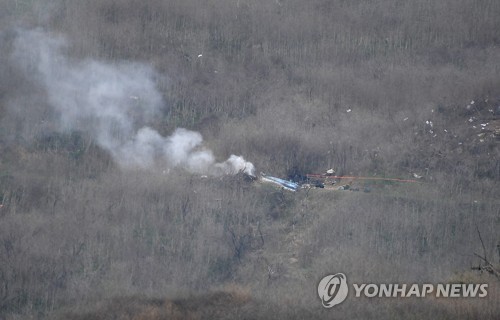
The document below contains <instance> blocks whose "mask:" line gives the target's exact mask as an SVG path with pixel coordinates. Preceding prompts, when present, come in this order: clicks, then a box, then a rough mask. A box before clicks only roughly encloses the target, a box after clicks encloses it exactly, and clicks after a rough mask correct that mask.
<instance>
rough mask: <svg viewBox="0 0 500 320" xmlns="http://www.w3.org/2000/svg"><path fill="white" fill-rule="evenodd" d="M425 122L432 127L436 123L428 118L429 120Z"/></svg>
mask: <svg viewBox="0 0 500 320" xmlns="http://www.w3.org/2000/svg"><path fill="white" fill-rule="evenodd" d="M425 123H426V124H428V125H429V126H431V128H432V127H433V126H434V124H433V123H432V121H429V120H427V121H425Z"/></svg>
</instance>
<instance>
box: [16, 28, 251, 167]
mask: <svg viewBox="0 0 500 320" xmlns="http://www.w3.org/2000/svg"><path fill="white" fill-rule="evenodd" d="M66 48H67V44H66V41H65V39H64V38H62V37H55V36H52V35H49V34H48V33H46V32H44V31H42V30H29V31H19V33H18V36H17V38H16V41H15V44H14V51H13V56H12V57H13V59H14V60H15V61H16V63H17V64H18V65H19V67H20V68H21V69H22V70H23V71H24V73H25V74H26V75H27V76H29V77H30V78H33V79H35V80H36V81H38V82H40V83H41V84H42V85H43V86H44V89H45V91H46V94H47V97H48V102H49V104H50V105H51V107H52V108H53V109H54V111H55V113H56V114H57V115H58V117H59V119H58V128H57V129H58V130H60V131H68V130H80V131H85V132H87V133H89V134H91V135H92V136H93V137H94V138H95V140H96V142H97V143H98V144H99V146H101V147H102V148H103V149H105V150H107V151H108V152H109V153H110V154H111V155H112V157H113V159H114V160H115V161H116V162H117V163H118V164H119V165H120V166H121V167H122V168H134V167H135V168H151V167H153V166H157V165H159V166H163V167H168V168H173V167H181V168H185V169H186V170H189V171H190V172H193V173H200V174H210V175H223V174H235V173H238V172H240V171H243V172H245V173H247V174H249V175H254V166H253V164H252V163H250V162H247V161H245V159H244V158H243V157H241V156H235V155H231V156H230V157H229V159H227V160H226V161H224V162H221V163H217V162H216V161H215V157H214V155H213V153H212V151H211V150H209V149H207V148H205V147H204V146H203V137H202V136H201V134H200V133H198V132H194V131H190V130H187V129H183V128H178V129H176V130H175V131H174V132H173V134H172V135H171V136H169V137H163V136H162V135H160V134H159V133H158V132H157V131H155V130H154V129H152V128H150V127H147V126H145V125H146V124H147V123H148V122H150V121H152V120H153V119H154V117H155V116H158V115H159V112H160V110H161V107H162V105H163V99H162V96H161V94H160V93H159V92H158V90H157V89H156V86H155V80H154V79H155V78H156V77H157V76H158V75H157V74H156V73H155V71H154V70H153V69H152V68H150V67H148V66H146V65H144V64H140V63H130V62H126V63H125V62H122V63H118V64H108V63H103V62H98V61H94V60H88V59H87V60H80V61H73V60H71V59H69V58H68V57H67V56H66V55H64V50H65V49H66Z"/></svg>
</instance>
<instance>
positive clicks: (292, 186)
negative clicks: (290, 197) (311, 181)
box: [261, 173, 300, 192]
mask: <svg viewBox="0 0 500 320" xmlns="http://www.w3.org/2000/svg"><path fill="white" fill-rule="evenodd" d="M261 179H262V181H264V182H270V183H274V184H276V185H279V186H281V187H283V188H284V189H286V190H289V191H294V192H295V191H297V190H298V189H299V188H300V185H299V184H298V183H295V182H292V181H287V180H283V179H280V178H276V177H272V176H268V175H266V174H264V173H261Z"/></svg>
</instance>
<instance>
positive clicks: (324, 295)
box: [318, 273, 349, 308]
mask: <svg viewBox="0 0 500 320" xmlns="http://www.w3.org/2000/svg"><path fill="white" fill-rule="evenodd" d="M348 293H349V287H348V286H347V277H346V275H345V274H343V273H337V274H334V275H328V276H326V277H324V278H323V279H321V281H320V282H319V285H318V295H319V297H320V298H321V303H322V304H323V307H325V308H331V307H333V306H336V305H337V304H339V303H341V302H342V301H344V300H345V298H347V294H348Z"/></svg>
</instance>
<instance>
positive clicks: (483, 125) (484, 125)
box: [481, 123, 489, 127]
mask: <svg viewBox="0 0 500 320" xmlns="http://www.w3.org/2000/svg"><path fill="white" fill-rule="evenodd" d="M488 124H489V123H481V127H486V126H487V125H488Z"/></svg>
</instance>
